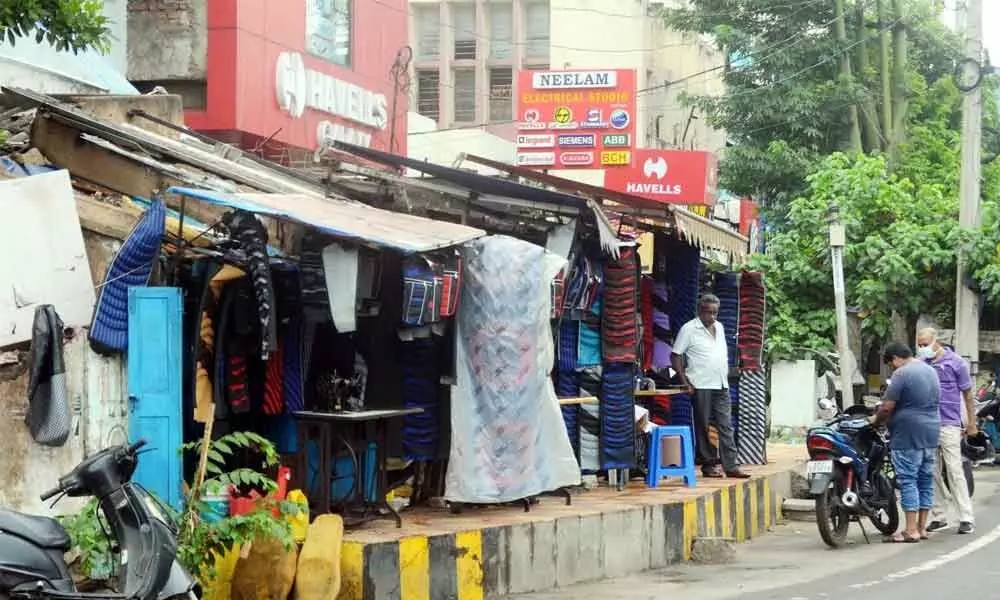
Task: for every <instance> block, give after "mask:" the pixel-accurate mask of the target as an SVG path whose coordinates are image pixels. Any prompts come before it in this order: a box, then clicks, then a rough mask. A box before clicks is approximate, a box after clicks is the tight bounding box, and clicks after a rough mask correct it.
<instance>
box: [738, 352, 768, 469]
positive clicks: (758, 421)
mask: <svg viewBox="0 0 1000 600" xmlns="http://www.w3.org/2000/svg"><path fill="white" fill-rule="evenodd" d="M765 381H766V377H765V373H764V371H763V370H755V371H743V372H742V373H741V374H740V404H739V422H740V438H739V443H738V450H737V458H738V460H739V462H740V464H744V465H764V464H767V440H766V434H767V431H766V426H767V405H766V396H765V385H766V384H765Z"/></svg>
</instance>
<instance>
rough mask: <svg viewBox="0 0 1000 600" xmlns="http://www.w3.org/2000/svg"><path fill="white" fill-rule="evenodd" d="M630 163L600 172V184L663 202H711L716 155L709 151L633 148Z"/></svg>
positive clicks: (712, 198)
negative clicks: (602, 177)
mask: <svg viewBox="0 0 1000 600" xmlns="http://www.w3.org/2000/svg"><path fill="white" fill-rule="evenodd" d="M632 154H633V157H632V165H631V166H630V167H627V168H624V169H608V170H606V171H605V172H604V187H606V188H608V189H609V190H614V191H616V192H625V193H626V194H632V195H635V196H642V197H643V198H647V199H649V200H656V201H657V202H663V203H664V204H692V205H705V206H711V205H713V204H714V203H715V192H716V165H717V163H716V158H715V155H714V154H712V153H711V152H686V151H681V150H651V149H636V150H634V151H633V153H632Z"/></svg>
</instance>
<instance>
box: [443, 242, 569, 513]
mask: <svg viewBox="0 0 1000 600" xmlns="http://www.w3.org/2000/svg"><path fill="white" fill-rule="evenodd" d="M462 255H463V261H462V274H463V281H462V296H461V302H460V303H459V308H458V315H457V316H456V319H457V327H458V329H457V335H456V340H457V341H456V357H455V358H456V365H457V366H456V371H457V372H456V375H457V380H456V385H455V387H454V389H453V392H452V401H451V427H452V434H451V455H450V459H449V462H448V474H447V478H446V482H445V498H446V499H447V500H449V501H451V502H465V503H475V504H486V503H498V502H510V501H514V500H519V499H522V498H527V497H529V496H534V495H537V494H539V493H542V492H545V491H550V490H554V489H557V488H560V487H563V486H569V485H577V484H579V483H580V467H579V465H578V464H577V461H576V457H575V456H574V455H573V448H572V446H571V445H570V440H569V435H568V434H567V432H566V425H565V424H564V423H563V419H562V413H561V412H560V410H559V401H558V399H557V398H556V394H555V389H554V387H553V384H552V379H551V378H550V377H549V373H550V371H551V369H552V365H553V360H554V357H555V348H554V344H553V338H552V325H551V322H550V320H549V317H550V314H551V313H550V308H551V302H552V299H551V282H552V279H553V278H554V277H555V276H556V274H557V273H558V272H559V270H560V269H562V268H563V267H564V266H565V264H566V260H565V259H563V258H562V257H560V256H558V255H555V254H552V253H550V252H547V251H546V250H545V249H544V248H542V247H540V246H536V245H534V244H531V243H528V242H524V241H521V240H517V239H514V238H511V237H507V236H491V237H486V238H480V239H478V240H474V241H472V242H469V243H467V244H466V245H465V246H464V247H463V251H462Z"/></svg>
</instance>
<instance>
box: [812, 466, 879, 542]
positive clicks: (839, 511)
mask: <svg viewBox="0 0 1000 600" xmlns="http://www.w3.org/2000/svg"><path fill="white" fill-rule="evenodd" d="M843 493H844V484H843V479H841V478H840V477H839V476H837V477H834V480H833V482H832V483H831V485H830V487H828V488H827V489H826V491H825V492H824V493H822V494H818V495H817V496H816V526H817V528H818V529H819V537H821V538H823V542H824V543H825V544H826V545H827V546H829V547H831V548H840V547H841V546H843V545H844V543H845V542H846V541H847V528H848V527H850V525H851V515H850V513H849V512H848V511H847V509H846V508H844V506H842V505H841V503H840V497H841V496H842V495H843ZM897 518H898V516H897Z"/></svg>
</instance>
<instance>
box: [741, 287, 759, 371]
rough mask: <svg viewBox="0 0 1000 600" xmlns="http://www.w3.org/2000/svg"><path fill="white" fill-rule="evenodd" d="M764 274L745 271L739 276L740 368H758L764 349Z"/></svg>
mask: <svg viewBox="0 0 1000 600" xmlns="http://www.w3.org/2000/svg"><path fill="white" fill-rule="evenodd" d="M765 292H766V289H765V287H764V275H763V274H762V273H758V272H753V271H747V272H745V273H743V275H742V277H741V278H740V315H739V323H740V330H739V334H738V337H737V339H738V347H739V356H740V368H742V369H760V368H761V359H762V352H763V349H764V308H765Z"/></svg>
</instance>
